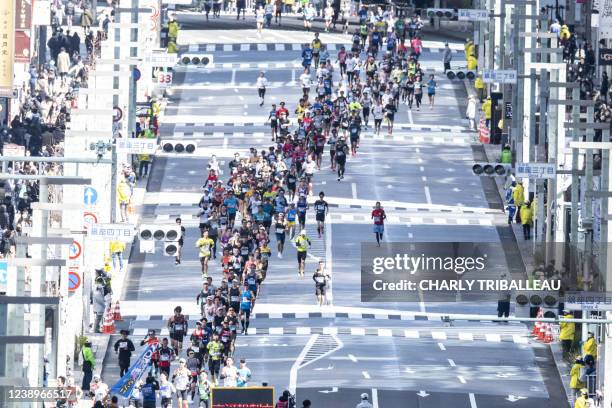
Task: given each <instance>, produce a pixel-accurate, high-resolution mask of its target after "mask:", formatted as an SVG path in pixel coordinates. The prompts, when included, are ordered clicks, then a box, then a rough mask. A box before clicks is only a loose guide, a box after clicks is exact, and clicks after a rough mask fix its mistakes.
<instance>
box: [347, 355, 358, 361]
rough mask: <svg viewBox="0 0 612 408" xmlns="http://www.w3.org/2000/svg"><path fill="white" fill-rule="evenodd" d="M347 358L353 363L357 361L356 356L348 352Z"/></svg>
mask: <svg viewBox="0 0 612 408" xmlns="http://www.w3.org/2000/svg"><path fill="white" fill-rule="evenodd" d="M348 358H349V359H350V360H351V361H352V362H353V363H356V362H357V361H358V360H357V357H355V356H354V355H352V354H349V355H348Z"/></svg>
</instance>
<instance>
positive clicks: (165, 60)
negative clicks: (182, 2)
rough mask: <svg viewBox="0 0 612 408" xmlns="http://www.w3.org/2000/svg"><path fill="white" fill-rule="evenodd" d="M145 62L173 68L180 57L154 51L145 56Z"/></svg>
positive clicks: (155, 65)
mask: <svg viewBox="0 0 612 408" xmlns="http://www.w3.org/2000/svg"><path fill="white" fill-rule="evenodd" d="M190 4H191V3H190ZM143 62H144V63H145V64H147V65H150V66H153V67H164V68H172V67H173V66H175V65H176V64H177V62H178V57H177V54H169V53H167V52H166V51H165V50H164V51H152V52H150V53H145V54H144V57H143Z"/></svg>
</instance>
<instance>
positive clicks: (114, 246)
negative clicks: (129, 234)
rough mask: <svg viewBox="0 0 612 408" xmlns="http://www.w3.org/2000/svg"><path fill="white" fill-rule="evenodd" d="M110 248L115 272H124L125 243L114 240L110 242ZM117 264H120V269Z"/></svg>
mask: <svg viewBox="0 0 612 408" xmlns="http://www.w3.org/2000/svg"><path fill="white" fill-rule="evenodd" d="M109 246H110V253H111V258H112V259H113V269H114V270H115V272H117V271H119V272H121V271H123V251H125V242H121V241H119V240H114V241H111V242H110V244H109ZM117 264H119V269H117Z"/></svg>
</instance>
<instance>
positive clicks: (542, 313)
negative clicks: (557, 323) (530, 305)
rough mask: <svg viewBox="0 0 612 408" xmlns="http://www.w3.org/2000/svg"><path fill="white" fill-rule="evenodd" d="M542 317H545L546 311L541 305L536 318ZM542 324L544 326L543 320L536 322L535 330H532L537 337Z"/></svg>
mask: <svg viewBox="0 0 612 408" xmlns="http://www.w3.org/2000/svg"><path fill="white" fill-rule="evenodd" d="M542 317H544V311H543V310H542V308H541V307H540V308H538V315H537V316H536V318H537V319H541V318H542ZM541 326H542V322H535V325H534V326H533V330H532V331H531V334H533V335H534V336H536V337H537V336H539V334H540V327H541Z"/></svg>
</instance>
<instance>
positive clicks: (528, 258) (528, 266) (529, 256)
mask: <svg viewBox="0 0 612 408" xmlns="http://www.w3.org/2000/svg"><path fill="white" fill-rule="evenodd" d="M468 93H470V91H469V90H468ZM483 147H484V151H485V155H486V158H487V161H488V162H498V161H499V155H500V153H501V145H491V144H485V145H483ZM495 183H496V185H497V189H498V191H499V195H500V197H501V198H502V200H503V199H504V195H505V194H504V181H503V180H501V179H500V178H497V177H496V178H495ZM512 232H513V233H514V236H515V238H516V243H517V245H518V248H519V251H520V256H521V258H522V260H523V264H524V265H525V270H526V271H533V270H534V269H535V268H536V266H537V265H536V264H535V260H534V257H533V251H532V250H533V241H525V239H524V238H523V231H522V228H521V225H519V224H516V223H512ZM550 351H551V354H552V355H553V358H554V361H555V366H556V367H557V371H558V372H559V376H560V377H561V382H562V384H563V388H564V390H565V394H566V395H567V400H568V402H569V403H570V404H573V402H574V398H573V395H572V391H571V389H570V388H569V382H570V375H569V372H570V369H571V366H570V365H569V364H568V363H567V362H566V361H565V360H564V359H563V351H562V349H561V344H560V343H559V342H557V341H554V342H553V343H551V344H550Z"/></svg>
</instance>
